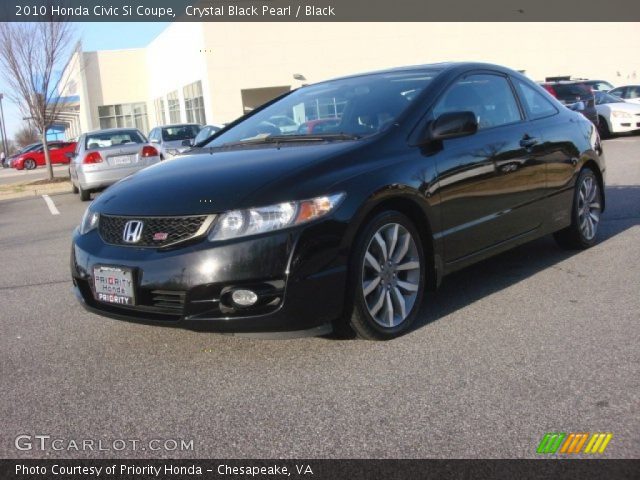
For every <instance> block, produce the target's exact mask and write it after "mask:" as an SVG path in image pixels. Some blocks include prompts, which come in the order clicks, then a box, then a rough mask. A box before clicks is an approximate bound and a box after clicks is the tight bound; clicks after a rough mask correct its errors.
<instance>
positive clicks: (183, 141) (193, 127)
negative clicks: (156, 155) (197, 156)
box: [149, 123, 202, 160]
mask: <svg viewBox="0 0 640 480" xmlns="http://www.w3.org/2000/svg"><path fill="white" fill-rule="evenodd" d="M201 128H202V127H201V126H200V125H198V124H196V123H181V124H177V125H164V126H162V127H156V128H154V129H153V130H151V132H149V141H150V142H151V143H153V144H154V145H155V146H156V147H157V148H158V151H159V152H160V160H168V159H170V158H173V157H175V156H178V155H179V154H180V153H182V152H184V151H185V150H188V149H189V148H191V146H192V145H193V140H194V138H196V135H198V133H199V132H200V129H201Z"/></svg>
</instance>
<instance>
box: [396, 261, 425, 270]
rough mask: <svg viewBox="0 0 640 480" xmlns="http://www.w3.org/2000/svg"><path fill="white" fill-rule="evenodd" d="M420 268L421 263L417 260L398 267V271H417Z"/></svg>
mask: <svg viewBox="0 0 640 480" xmlns="http://www.w3.org/2000/svg"><path fill="white" fill-rule="evenodd" d="M419 268H420V262H418V261H417V260H410V261H408V262H407V263H401V264H400V265H398V266H397V267H396V270H417V269H419Z"/></svg>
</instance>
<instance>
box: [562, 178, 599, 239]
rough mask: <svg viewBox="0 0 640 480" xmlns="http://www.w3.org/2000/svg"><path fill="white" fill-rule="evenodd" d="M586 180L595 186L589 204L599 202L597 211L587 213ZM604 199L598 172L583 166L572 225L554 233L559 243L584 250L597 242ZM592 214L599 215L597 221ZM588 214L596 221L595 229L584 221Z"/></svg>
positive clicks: (574, 203)
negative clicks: (585, 198)
mask: <svg viewBox="0 0 640 480" xmlns="http://www.w3.org/2000/svg"><path fill="white" fill-rule="evenodd" d="M585 182H587V183H589V184H591V185H593V186H594V188H595V195H594V200H593V201H588V199H587V201H588V203H589V205H594V204H597V206H598V207H597V211H596V209H594V210H593V211H591V210H590V211H589V213H586V210H585V208H586V205H585V202H584V201H583V200H582V197H581V192H582V193H584V190H583V187H584V186H585ZM602 199H603V196H602V190H601V188H600V182H598V178H597V177H596V174H595V173H594V172H593V170H591V169H590V168H583V169H582V171H580V174H579V175H578V179H577V180H576V187H575V189H574V193H573V205H572V207H571V225H569V226H568V227H567V228H564V229H562V230H560V231H558V232H556V233H554V234H553V236H554V238H555V240H556V242H557V243H558V245H560V246H561V247H562V248H566V249H569V250H583V249H585V248H589V247H591V246H593V245H594V244H595V243H596V241H597V233H598V226H599V225H600V215H601V213H602ZM592 214H595V215H596V216H597V221H594V220H593V216H592ZM586 215H589V217H590V218H591V220H590V222H592V223H595V226H594V227H593V231H591V229H589V228H588V226H586V224H585V223H584V221H583V220H584V219H585V218H586Z"/></svg>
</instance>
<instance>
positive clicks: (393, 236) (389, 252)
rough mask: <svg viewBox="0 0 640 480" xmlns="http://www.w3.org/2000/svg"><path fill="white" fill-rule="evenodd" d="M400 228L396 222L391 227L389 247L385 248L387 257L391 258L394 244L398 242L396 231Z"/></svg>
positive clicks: (394, 247)
mask: <svg viewBox="0 0 640 480" xmlns="http://www.w3.org/2000/svg"><path fill="white" fill-rule="evenodd" d="M399 230H400V225H398V224H397V223H396V224H395V225H394V226H393V228H391V238H390V239H389V249H388V250H387V258H393V252H394V250H395V249H396V245H397V244H398V231H399Z"/></svg>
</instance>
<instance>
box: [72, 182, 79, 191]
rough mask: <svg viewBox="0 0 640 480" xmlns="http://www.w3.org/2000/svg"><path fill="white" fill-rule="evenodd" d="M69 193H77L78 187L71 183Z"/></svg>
mask: <svg viewBox="0 0 640 480" xmlns="http://www.w3.org/2000/svg"><path fill="white" fill-rule="evenodd" d="M71 193H78V187H76V186H75V184H74V183H73V182H71Z"/></svg>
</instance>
